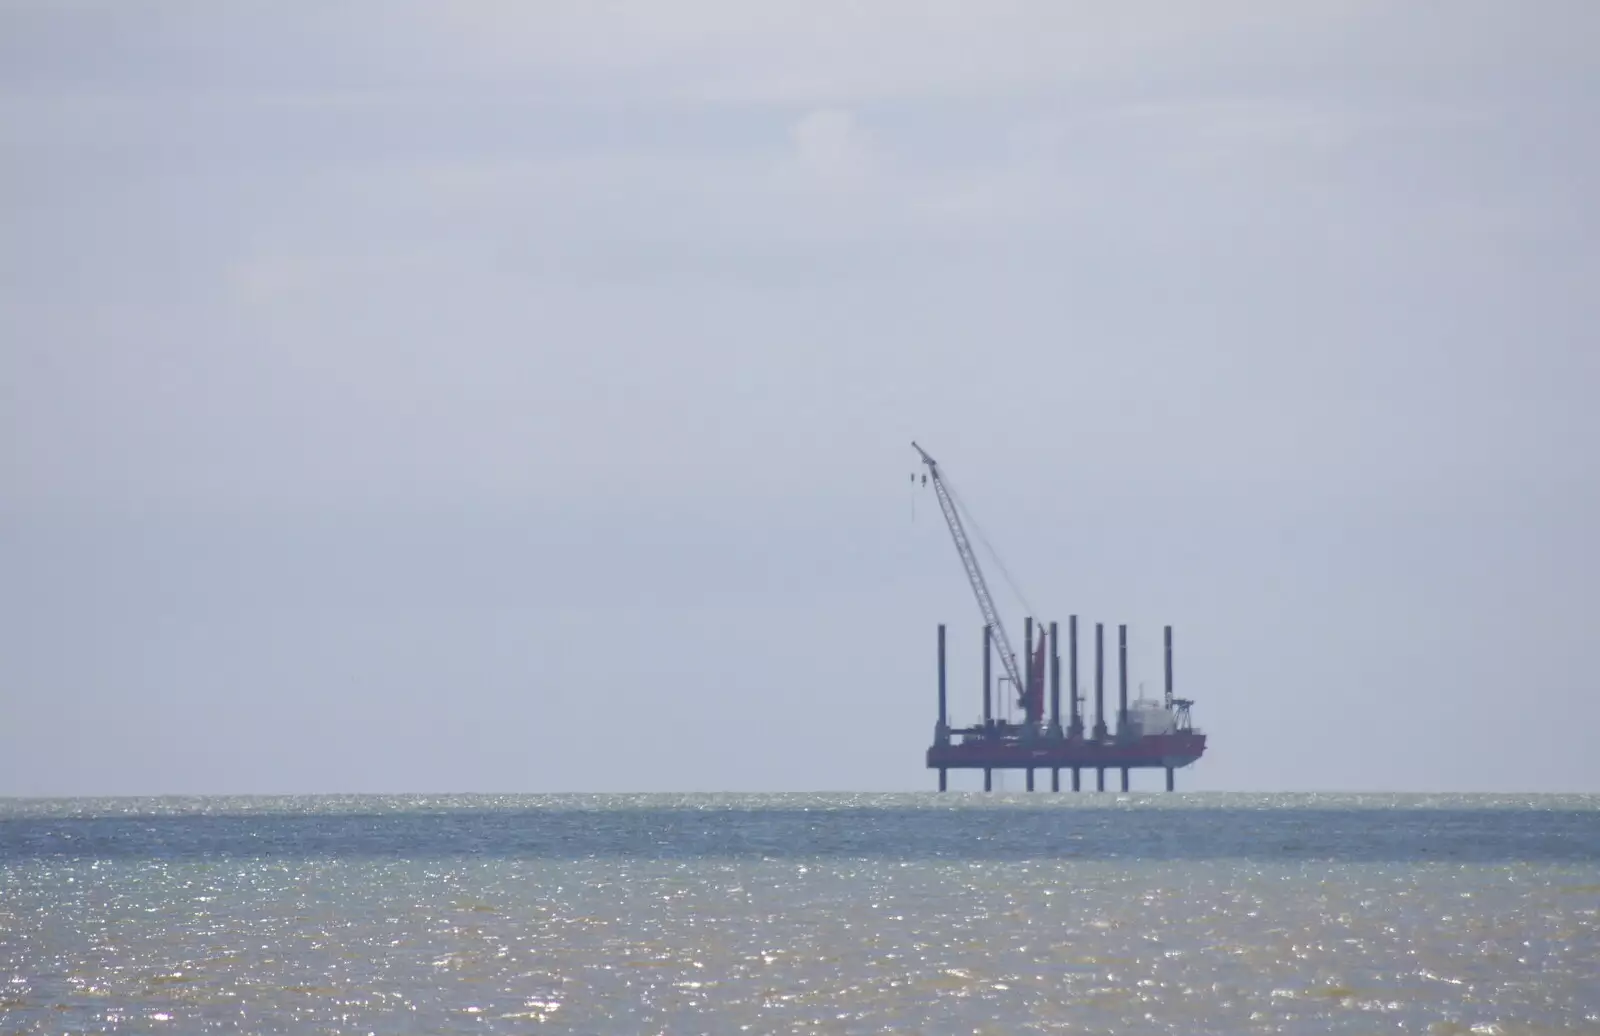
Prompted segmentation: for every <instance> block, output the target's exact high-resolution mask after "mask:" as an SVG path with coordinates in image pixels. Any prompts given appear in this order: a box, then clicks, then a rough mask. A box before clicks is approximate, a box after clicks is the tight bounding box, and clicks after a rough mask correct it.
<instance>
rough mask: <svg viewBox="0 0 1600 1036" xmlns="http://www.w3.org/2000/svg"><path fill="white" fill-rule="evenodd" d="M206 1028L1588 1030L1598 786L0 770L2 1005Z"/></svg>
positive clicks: (97, 1028)
mask: <svg viewBox="0 0 1600 1036" xmlns="http://www.w3.org/2000/svg"><path fill="white" fill-rule="evenodd" d="M210 1030H228V1031H240V1032H351V1033H367V1032H376V1033H394V1032H406V1033H410V1032H417V1033H422V1032H428V1033H436V1032H515V1031H529V1030H545V1031H557V1032H595V1033H649V1032H668V1033H700V1032H706V1033H722V1032H730V1033H733V1032H751V1033H767V1032H827V1033H857V1032H859V1033H867V1032H874V1033H876V1032H977V1033H1015V1032H1048V1031H1060V1032H1067V1031H1079V1032H1118V1033H1139V1032H1173V1033H1207V1032H1214V1033H1245V1032H1294V1033H1301V1032H1303V1033H1322V1032H1361V1033H1375V1032H1390V1031H1411V1032H1432V1033H1466V1032H1485V1033H1490V1032H1504V1033H1542V1032H1575V1031H1576V1032H1596V1033H1600V797H1594V796H1568V797H1549V796H1546V797H1522V798H1496V797H1482V796H1438V797H1414V796H1413V797H1400V796H1237V795H1227V796H1214V795H1171V796H1161V795H1155V796H1150V795H1131V796H1130V795H1120V796H1119V795H1079V796H1070V795H1061V796H1050V795H1043V794H1040V795H1035V796H1026V795H1012V796H994V797H988V798H985V797H978V796H963V795H949V796H943V797H936V796H932V795H926V796H909V795H908V796H704V797H694V796H684V797H680V796H641V797H629V796H571V797H493V798H479V797H440V798H420V797H408V798H288V799H193V800H178V799H150V800H130V799H106V800H83V799H79V800H59V801H18V800H11V801H0V1033H5V1032H90V1031H93V1032H101V1031H138V1032H202V1031H210Z"/></svg>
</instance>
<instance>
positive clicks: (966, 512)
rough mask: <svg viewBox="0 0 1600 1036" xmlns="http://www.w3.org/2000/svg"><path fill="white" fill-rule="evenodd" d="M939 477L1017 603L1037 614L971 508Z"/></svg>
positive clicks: (946, 481) (1027, 610)
mask: <svg viewBox="0 0 1600 1036" xmlns="http://www.w3.org/2000/svg"><path fill="white" fill-rule="evenodd" d="M941 475H942V477H943V478H944V486H945V490H946V492H948V493H949V494H950V498H951V499H952V500H954V501H955V503H956V506H957V507H959V508H961V512H962V516H963V517H964V518H965V519H966V523H967V524H968V525H969V526H971V528H972V531H973V532H975V533H977V538H978V542H979V543H981V544H983V549H984V550H985V551H986V552H988V555H989V560H991V561H993V562H994V564H995V567H996V568H998V569H999V570H1000V575H1001V577H1002V578H1004V579H1005V581H1006V585H1007V586H1009V587H1010V588H1011V592H1012V593H1013V594H1015V595H1016V598H1017V601H1018V603H1020V604H1021V605H1022V607H1023V609H1024V610H1025V611H1026V613H1027V614H1029V615H1035V614H1037V613H1036V612H1035V611H1034V610H1033V605H1032V604H1030V603H1029V602H1028V597H1027V595H1026V594H1024V593H1023V592H1022V588H1021V587H1019V586H1018V585H1017V581H1016V580H1015V579H1013V578H1012V577H1011V571H1010V569H1008V568H1006V563H1005V562H1004V561H1002V560H1000V554H999V553H998V552H997V551H996V550H995V549H994V546H993V545H992V544H991V543H990V542H989V537H987V536H985V535H984V532H983V526H982V525H980V524H978V519H977V518H975V517H973V514H972V508H970V507H968V506H967V502H966V500H964V499H962V497H961V494H960V493H958V492H956V487H955V486H954V485H953V484H952V483H951V482H950V476H949V475H947V474H943V472H941Z"/></svg>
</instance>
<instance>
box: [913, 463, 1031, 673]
mask: <svg viewBox="0 0 1600 1036" xmlns="http://www.w3.org/2000/svg"><path fill="white" fill-rule="evenodd" d="M911 446H912V448H913V449H915V450H916V451H917V452H918V453H920V454H921V455H922V463H924V464H926V465H927V466H928V477H929V478H931V479H932V480H933V493H934V496H935V497H937V498H938V500H939V509H940V510H941V511H943V512H944V520H945V524H947V525H948V526H950V538H951V539H952V540H954V541H955V544H956V553H957V554H959V555H960V556H961V564H962V566H963V567H965V568H966V570H967V582H969V583H971V584H972V593H973V596H974V597H976V598H977V599H978V610H979V611H981V612H982V613H983V621H984V622H985V623H986V624H987V625H988V627H989V629H991V630H992V631H993V636H994V639H995V642H996V644H997V645H998V646H999V648H1000V664H1001V665H1002V666H1004V667H1005V671H1006V676H1008V677H1009V678H1010V679H1011V686H1012V687H1015V688H1026V687H1027V686H1028V685H1027V684H1026V683H1024V682H1023V679H1022V673H1021V671H1020V670H1019V669H1018V668H1017V655H1016V652H1014V651H1012V650H1011V638H1009V637H1007V636H1006V628H1005V626H1004V624H1002V623H1001V622H1000V613H999V611H998V610H997V609H996V608H995V606H994V597H993V595H991V594H990V593H989V584H988V582H987V581H986V580H985V579H984V578H983V569H982V568H981V567H980V566H979V565H978V555H977V554H976V553H975V552H974V551H973V549H972V543H971V541H970V540H968V539H967V530H966V527H965V526H964V525H963V524H962V522H961V513H960V511H959V510H958V509H957V508H956V504H955V500H954V499H952V498H951V496H950V490H949V487H947V486H946V485H945V484H944V476H943V474H942V473H941V472H940V471H939V462H938V461H936V460H934V459H933V458H932V457H930V456H929V455H928V451H927V450H925V449H923V448H922V447H921V446H918V445H917V444H916V443H912V444H911ZM1023 693H1024V694H1026V691H1024V692H1023Z"/></svg>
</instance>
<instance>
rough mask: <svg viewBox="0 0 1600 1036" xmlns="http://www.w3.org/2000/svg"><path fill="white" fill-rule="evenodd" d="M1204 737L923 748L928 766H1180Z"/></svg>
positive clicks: (998, 741) (981, 742) (1201, 749)
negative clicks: (926, 752) (926, 754)
mask: <svg viewBox="0 0 1600 1036" xmlns="http://www.w3.org/2000/svg"><path fill="white" fill-rule="evenodd" d="M1205 750H1206V736H1205V735H1204V734H1196V733H1192V732H1188V731H1182V732H1179V733H1174V734H1152V735H1150V736H1149V737H1142V738H1138V739H1137V740H1134V741H1122V742H1118V741H1105V742H1100V741H1050V740H1045V739H1043V738H1039V739H1035V740H1022V739H1020V738H973V739H969V740H966V741H962V742H960V743H951V744H948V745H934V746H933V747H931V748H929V749H928V768H929V769H930V770H938V769H948V770H982V769H1000V768H1008V769H1019V768H1021V769H1026V768H1044V769H1054V768H1057V767H1060V768H1066V767H1102V766H1103V767H1106V768H1108V769H1109V768H1111V767H1124V766H1126V767H1129V768H1144V767H1169V766H1170V767H1174V768H1176V767H1180V766H1188V765H1189V764H1190V763H1192V762H1194V761H1195V760H1196V759H1199V758H1200V756H1201V755H1203V754H1204V753H1205Z"/></svg>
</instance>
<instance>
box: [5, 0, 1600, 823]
mask: <svg viewBox="0 0 1600 1036" xmlns="http://www.w3.org/2000/svg"><path fill="white" fill-rule="evenodd" d="M1596 39H1600V7H1596V6H1595V5H1594V4H1593V3H1591V2H1588V0H1542V2H1541V3H1538V4H1532V5H1529V4H1515V3H1510V2H1503V3H1487V2H1477V0H1458V2H1452V3H1442V2H1439V3H1409V4H1394V3H1382V2H1358V0H1348V2H1313V0H1307V2H1304V3H1296V4H1280V3H1270V2H1265V0H1262V2H1235V0H1214V2H1208V3H1205V4H1196V3H1188V2H1176V0H1174V2H1171V3H1149V2H1137V0H1136V2H1132V3H1124V4H1116V5H1104V4H1086V3H1069V2H1065V0H1037V2H1018V0H991V2H989V3H984V4H974V3H965V2H954V0H919V2H912V0H876V2H874V3H871V4H852V3H843V2H828V0H823V2H816V0H812V2H806V3H788V2H779V0H774V2H772V3H763V4H755V5H752V4H748V3H744V2H734V0H680V2H676V3H672V4H661V3H654V2H629V3H624V2H614V0H581V2H579V0H574V2H564V0H551V2H548V3H538V4H527V3H513V2H509V0H507V2H497V0H478V2H467V3H459V4H457V3H452V4H436V3H422V2H417V0H382V2H379V0H350V2H346V3H339V4H305V5H289V6H285V5H283V4H281V3H267V2H264V0H262V2H257V0H236V2H230V3H227V4H218V3H213V2H209V0H149V2H145V3H139V4H129V3H126V2H122V0H0V795H7V796H17V795H24V796H32V795H114V794H201V793H230V794H246V793H263V794H265V793H309V792H350V793H356V792H463V791H484V792H555V791H645V792H648V791H784V790H796V791H804V790H863V791H866V790H916V789H928V788H932V787H933V786H934V775H933V774H932V773H930V772H929V771H927V770H925V769H924V768H923V753H924V751H925V749H926V747H927V745H928V742H929V740H930V737H931V733H932V727H933V723H934V719H935V680H934V676H935V670H934V644H935V639H934V638H935V627H936V625H937V624H938V623H941V622H943V623H947V624H949V628H950V636H951V643H950V679H951V684H952V690H951V697H952V709H953V712H954V718H955V719H957V720H958V721H964V720H970V719H973V718H975V717H976V715H977V713H978V710H979V697H978V693H979V692H978V686H979V668H978V666H979V653H980V646H981V619H980V617H979V612H978V609H977V606H976V604H975V602H974V599H973V597H972V594H971V591H970V589H969V588H968V586H967V583H966V580H965V578H964V575H963V572H962V569H961V566H960V564H959V561H958V559H957V556H956V553H955V550H954V549H953V547H952V545H951V542H950V539H949V536H948V533H947V531H946V530H945V527H944V525H943V522H942V520H941V519H940V516H939V512H938V509H937V504H936V502H935V500H934V499H933V497H932V496H930V495H928V491H926V490H923V489H922V488H921V487H920V485H913V483H912V482H911V480H910V478H909V477H908V476H909V475H910V474H911V473H912V472H913V471H914V470H916V467H917V457H916V454H915V453H914V451H913V450H912V449H911V445H910V444H911V441H912V440H913V439H915V440H916V441H918V442H920V443H921V444H922V445H923V446H925V447H926V448H927V449H928V450H929V451H930V452H931V453H933V455H934V456H935V457H937V458H938V459H939V460H940V462H941V464H942V466H943V467H944V469H945V470H946V472H947V473H948V475H949V477H950V480H951V482H952V484H953V485H954V486H955V487H956V488H957V490H958V492H959V493H960V494H961V497H962V499H963V500H964V501H965V502H966V503H967V504H968V505H969V506H970V508H971V513H972V515H973V517H974V518H975V519H976V521H977V522H978V527H979V528H980V529H981V531H982V533H983V535H984V538H985V540H987V542H988V543H989V544H991V545H992V547H993V550H994V554H995V555H996V556H997V557H998V558H999V559H1000V560H1001V561H1002V562H1003V563H1004V567H1005V569H1006V570H1007V571H1009V572H1010V574H1011V575H1012V576H1013V577H1014V579H1015V582H1016V585H1017V589H1018V590H1020V594H1019V593H1015V592H1013V590H1012V588H1011V587H1010V585H1009V582H1008V581H1007V580H1005V579H1004V578H1002V577H1001V575H1000V572H999V569H998V568H996V567H995V565H994V563H993V562H992V561H990V560H988V559H987V558H986V563H988V564H989V567H990V578H991V583H992V584H993V586H994V589H995V591H996V594H997V596H998V597H999V599H1000V604H1001V607H1002V611H1003V614H1004V615H1005V617H1006V621H1007V623H1008V627H1009V628H1010V630H1011V635H1012V637H1013V638H1014V639H1018V640H1020V636H1021V623H1022V618H1023V616H1024V614H1030V613H1031V614H1033V615H1035V616H1037V617H1038V618H1040V619H1042V620H1051V619H1055V620H1058V621H1060V622H1062V623H1063V625H1064V624H1065V621H1066V618H1067V616H1068V615H1072V614H1076V615H1079V616H1081V618H1080V622H1082V623H1086V624H1088V623H1093V622H1104V623H1106V624H1108V625H1111V626H1114V625H1115V624H1118V623H1127V624H1129V626H1130V643H1131V657H1132V663H1131V664H1132V670H1133V675H1132V682H1133V684H1134V689H1135V693H1137V690H1138V688H1139V687H1140V686H1141V685H1143V686H1145V687H1146V689H1147V690H1148V691H1149V692H1151V693H1157V692H1158V691H1159V686H1160V680H1161V675H1160V674H1161V658H1160V627H1161V626H1162V625H1163V624H1166V623H1171V624H1172V625H1173V626H1174V627H1175V630H1176V633H1175V637H1176V642H1177V652H1176V655H1177V657H1176V677H1177V685H1178V691H1179V693H1180V694H1182V695H1185V696H1188V697H1191V698H1193V699H1194V700H1195V701H1196V705H1195V708H1194V717H1195V721H1196V723H1197V725H1198V726H1200V727H1201V728H1202V729H1204V730H1205V731H1206V732H1207V734H1208V735H1209V737H1210V747H1209V749H1208V751H1207V753H1206V755H1205V757H1204V758H1203V759H1202V760H1201V761H1200V762H1199V763H1197V764H1196V765H1195V766H1193V767H1191V768H1188V769H1186V770H1183V771H1180V773H1179V775H1178V782H1179V787H1180V789H1196V790H1219V789H1220V790H1241V791H1279V790H1288V791H1295V790H1372V791H1590V792H1600V754H1597V753H1596V752H1595V751H1594V744H1595V742H1594V732H1595V730H1596V729H1600V695H1597V693H1596V692H1597V691H1600V687H1597V685H1596V682H1595V678H1594V675H1593V664H1594V663H1593V655H1594V643H1595V633H1596V630H1597V629H1600V604H1597V603H1596V600H1597V599H1596V595H1595V594H1594V592H1593V591H1594V587H1595V586H1596V585H1597V584H1600V549H1597V546H1596V543H1595V530H1596V529H1597V528H1600V470H1597V462H1596V448H1595V444H1596V443H1600V414H1597V412H1596V410H1595V408H1594V400H1595V398H1596V390H1597V389H1600V348H1597V346H1596V343H1595V341H1594V335H1595V329H1596V327H1600V319H1597V318H1600V205H1597V204H1596V189H1595V187H1594V184H1597V183H1600V112H1597V106H1600V100H1597V98H1600V64H1597V63H1596V61H1595V60H1594V49H1593V48H1594V41H1595V40H1596ZM1085 628H1086V629H1087V627H1085ZM1082 664H1083V674H1084V677H1085V679H1086V680H1087V679H1088V678H1090V676H1091V674H1092V668H1091V665H1092V663H1091V662H1090V661H1089V660H1088V655H1087V651H1086V652H1085V659H1084V661H1083V663H1082ZM1134 781H1135V783H1134V786H1135V788H1136V789H1138V788H1145V789H1154V788H1155V787H1157V786H1158V783H1159V780H1158V778H1157V777H1155V776H1153V775H1150V774H1136V775H1135V778H1134ZM1015 783H1016V781H1015V779H1013V784H1015ZM955 784H956V786H957V787H973V786H975V785H974V783H973V781H972V779H971V775H967V776H964V777H963V778H961V779H959V780H957V781H956V782H955Z"/></svg>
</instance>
